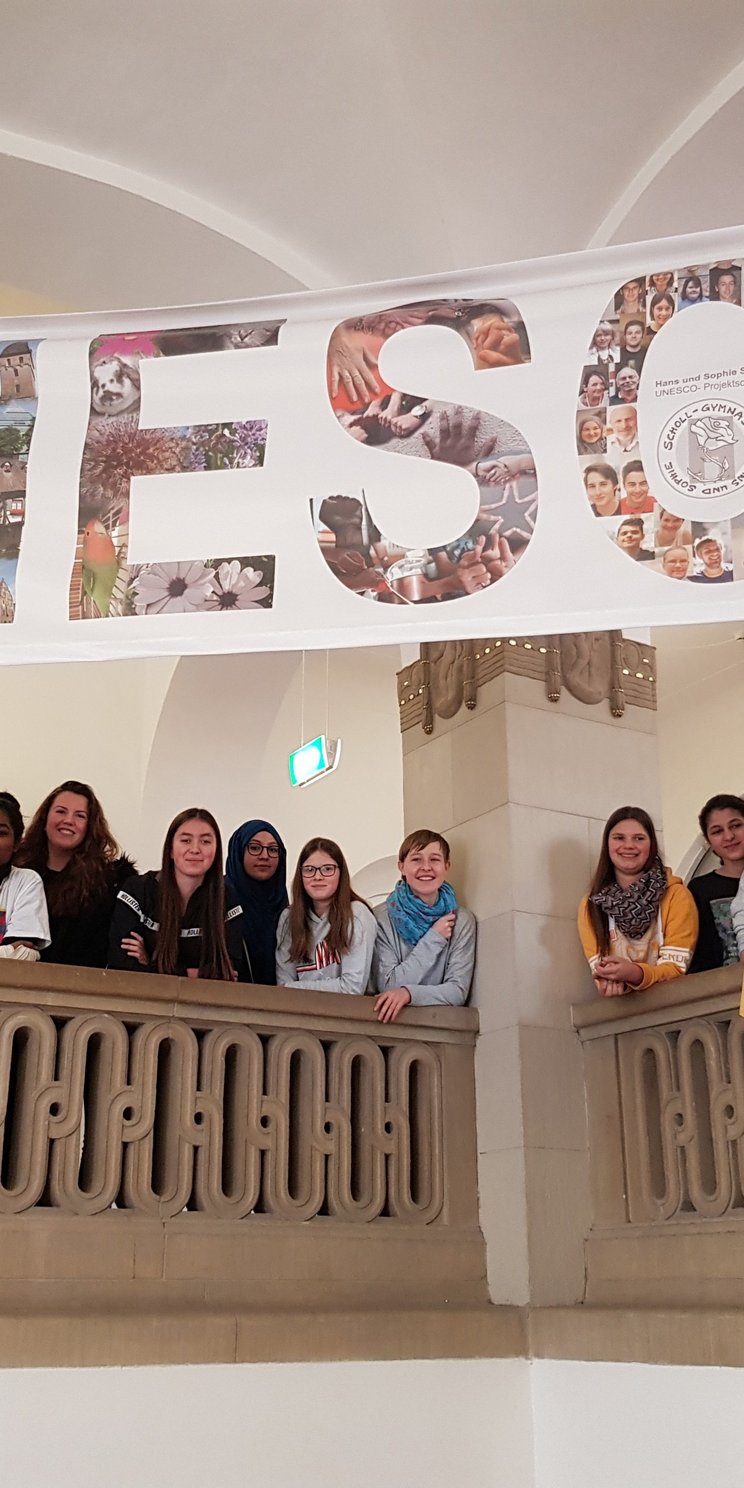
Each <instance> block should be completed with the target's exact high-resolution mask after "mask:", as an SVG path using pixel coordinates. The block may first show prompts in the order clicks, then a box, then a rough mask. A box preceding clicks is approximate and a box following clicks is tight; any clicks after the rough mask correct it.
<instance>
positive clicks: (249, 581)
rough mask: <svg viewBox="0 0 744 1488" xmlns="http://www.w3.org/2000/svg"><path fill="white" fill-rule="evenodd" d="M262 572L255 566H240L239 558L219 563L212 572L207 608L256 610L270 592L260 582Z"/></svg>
mask: <svg viewBox="0 0 744 1488" xmlns="http://www.w3.org/2000/svg"><path fill="white" fill-rule="evenodd" d="M262 579H263V573H261V572H260V570H259V569H256V568H241V566H240V559H239V558H233V559H232V560H230V561H229V562H226V563H220V565H219V567H218V568H217V569H215V571H214V573H213V581H214V582H213V584H212V592H211V594H209V595H208V597H207V600H206V604H205V606H204V607H205V609H207V610H258V609H260V608H261V605H260V601H261V600H262V599H266V598H267V596H268V595H270V594H271V590H270V589H269V588H267V586H266V584H262V582H261V580H262Z"/></svg>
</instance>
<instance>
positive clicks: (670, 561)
mask: <svg viewBox="0 0 744 1488" xmlns="http://www.w3.org/2000/svg"><path fill="white" fill-rule="evenodd" d="M661 566H662V569H663V571H664V573H665V574H666V575H667V577H668V578H670V579H686V578H687V575H688V573H689V572H690V555H689V553H688V551H687V549H686V548H668V549H667V551H666V553H665V554H664V557H663V558H662V560H661Z"/></svg>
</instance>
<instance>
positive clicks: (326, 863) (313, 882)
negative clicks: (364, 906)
mask: <svg viewBox="0 0 744 1488" xmlns="http://www.w3.org/2000/svg"><path fill="white" fill-rule="evenodd" d="M301 871H302V882H303V885H304V888H305V893H306V894H307V895H308V898H309V899H311V900H312V906H313V909H314V910H315V913H316V914H318V915H324V914H326V912H327V910H328V907H329V905H330V902H331V900H332V899H333V897H334V895H335V893H336V890H337V889H338V880H339V876H340V872H341V870H340V868H339V866H338V863H334V861H333V858H331V857H329V856H328V853H327V852H324V851H323V849H322V848H316V850H315V852H311V853H310V856H309V857H307V858H305V861H304V863H303V865H302V870H301Z"/></svg>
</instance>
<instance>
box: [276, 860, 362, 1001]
mask: <svg viewBox="0 0 744 1488" xmlns="http://www.w3.org/2000/svg"><path fill="white" fill-rule="evenodd" d="M376 930H377V926H376V922H375V917H374V915H373V913H372V911H371V909H370V908H369V905H368V904H366V903H365V901H364V900H363V899H360V897H359V895H358V894H355V893H354V890H353V889H352V887H351V879H350V877H349V869H348V867H347V864H346V859H345V857H344V855H343V853H342V851H341V848H340V847H339V846H338V843H336V842H331V841H330V839H329V838H328V837H312V838H311V839H310V841H309V842H306V843H305V846H304V847H303V849H302V852H301V853H300V856H299V858H298V860H297V867H296V869H295V875H294V878H293V880H292V891H291V900H290V906H289V909H285V911H284V913H283V915H282V917H281V919H280V921H279V925H278V927H277V946H276V980H277V985H278V986H280V987H307V988H309V989H311V990H313V991H315V992H348V993H351V994H353V995H357V996H361V995H363V994H364V993H365V992H366V990H367V987H368V984H369V974H370V968H371V966H372V952H373V950H374V945H375V935H376Z"/></svg>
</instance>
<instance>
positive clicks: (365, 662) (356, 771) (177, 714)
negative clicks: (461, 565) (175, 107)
mask: <svg viewBox="0 0 744 1488" xmlns="http://www.w3.org/2000/svg"><path fill="white" fill-rule="evenodd" d="M399 665H400V661H399V651H398V648H397V647H387V648H379V649H378V648H374V647H371V648H365V649H363V650H357V651H332V652H331V653H330V654H329V657H328V677H329V688H328V696H329V704H328V709H327V710H326V654H325V652H322V653H320V652H316V653H314V654H308V655H307V657H306V661H305V686H304V691H305V706H304V737H305V739H311V738H313V737H314V736H315V735H316V734H319V733H322V732H324V731H325V728H326V711H327V717H328V730H329V733H330V734H331V735H332V736H336V735H339V734H340V735H341V738H342V741H343V742H342V754H341V763H340V765H339V767H338V769H337V770H336V771H335V772H334V773H333V774H332V775H329V776H327V777H326V778H325V779H321V780H318V781H316V782H314V783H313V784H312V785H309V786H305V787H304V788H303V789H298V788H297V787H292V786H290V784H289V775H288V769H287V756H288V754H289V751H290V750H291V749H295V748H297V746H298V745H299V744H300V743H302V742H303V739H302V715H303V707H302V691H303V685H302V658H301V656H300V655H298V654H297V653H295V652H279V653H276V654H264V655H256V656H207V657H188V658H185V659H184V660H183V661H181V662H179V664H178V666H177V668H176V671H175V673H174V675H173V679H172V682H171V685H170V688H169V691H168V695H167V697H166V699H165V702H164V704H163V708H162V712H161V715H160V720H159V723H158V728H157V730H156V733H155V738H154V741H153V746H152V751H151V755H150V761H149V766H148V771H147V776H146V780H145V786H144V796H143V819H142V827H141V831H140V839H139V848H138V851H139V852H140V855H141V861H142V864H143V866H145V865H147V866H154V865H155V863H156V862H158V861H159V858H160V850H161V845H162V840H163V836H164V833H165V829H166V827H167V825H168V822H169V821H170V820H171V818H172V817H173V816H174V815H175V814H176V812H177V811H180V810H181V809H182V808H184V807H186V806H191V805H197V804H198V805H205V806H209V807H210V809H211V810H212V811H214V813H215V815H216V817H217V819H218V821H219V822H220V825H221V827H222V830H223V833H224V835H225V837H226V838H227V837H228V836H229V834H230V832H232V831H233V830H234V828H235V827H236V826H238V825H239V824H240V823H241V822H243V821H245V820H246V819H247V818H249V817H252V816H262V817H265V818H266V819H267V820H268V821H271V822H273V823H274V825H275V826H276V827H277V829H278V830H279V832H280V833H281V834H282V836H283V837H284V840H285V842H286V844H287V849H288V854H289V861H290V864H292V863H293V861H294V859H295V857H296V854H297V852H298V851H299V849H300V848H301V847H302V844H303V842H305V841H306V840H307V838H308V837H311V836H325V837H332V838H334V839H336V840H337V841H338V842H339V843H340V844H341V846H342V848H343V849H344V852H345V853H346V856H347V858H348V861H349V865H350V867H351V870H352V872H354V871H355V870H356V869H358V868H362V867H363V866H364V865H365V864H367V863H369V862H371V861H372V860H374V859H376V858H381V857H386V856H387V855H388V854H390V853H395V852H397V849H398V846H399V844H400V840H401V837H402V831H403V774H402V756H401V741H400V725H399V718H398V711H399V710H398V701H397V692H396V683H395V674H396V671H397V670H398V667H399Z"/></svg>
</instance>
